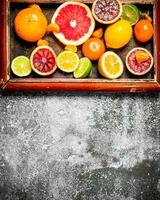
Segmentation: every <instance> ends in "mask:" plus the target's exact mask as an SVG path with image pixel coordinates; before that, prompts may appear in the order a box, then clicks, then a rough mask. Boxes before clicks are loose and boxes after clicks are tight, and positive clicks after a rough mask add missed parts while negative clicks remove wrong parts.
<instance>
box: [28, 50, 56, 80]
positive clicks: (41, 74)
mask: <svg viewBox="0 0 160 200" xmlns="http://www.w3.org/2000/svg"><path fill="white" fill-rule="evenodd" d="M40 49H48V50H49V51H51V52H52V54H53V56H54V58H55V65H54V67H53V69H52V70H51V71H49V72H45V73H44V72H40V71H39V70H37V69H36V68H35V67H34V64H33V56H34V55H35V53H36V52H37V51H38V50H40ZM30 63H31V67H32V70H33V71H34V72H35V73H36V74H38V75H40V76H49V75H51V74H53V73H54V72H55V71H56V69H57V65H56V63H57V56H56V54H55V52H54V50H53V49H52V48H51V47H49V46H39V47H37V48H35V49H34V50H33V52H32V54H31V56H30Z"/></svg>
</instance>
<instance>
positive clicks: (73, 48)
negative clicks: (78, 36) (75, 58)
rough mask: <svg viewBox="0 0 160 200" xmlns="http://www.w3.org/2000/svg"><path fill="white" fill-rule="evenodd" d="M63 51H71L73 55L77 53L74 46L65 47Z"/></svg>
mask: <svg viewBox="0 0 160 200" xmlns="http://www.w3.org/2000/svg"><path fill="white" fill-rule="evenodd" d="M64 49H65V50H68V51H73V52H74V53H76V52H77V47H76V46H74V45H67V46H65V48H64Z"/></svg>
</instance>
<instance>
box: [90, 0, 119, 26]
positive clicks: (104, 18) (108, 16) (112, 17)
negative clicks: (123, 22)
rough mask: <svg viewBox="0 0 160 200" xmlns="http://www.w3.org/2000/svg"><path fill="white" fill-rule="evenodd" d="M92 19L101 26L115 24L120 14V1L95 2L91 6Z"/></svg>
mask: <svg viewBox="0 0 160 200" xmlns="http://www.w3.org/2000/svg"><path fill="white" fill-rule="evenodd" d="M92 14H93V16H94V18H95V19H96V20H97V21H98V22H100V23H102V24H112V23H114V22H116V21H117V20H118V19H119V18H120V16H121V14H122V3H121V2H120V0H95V1H94V2H93V5H92Z"/></svg>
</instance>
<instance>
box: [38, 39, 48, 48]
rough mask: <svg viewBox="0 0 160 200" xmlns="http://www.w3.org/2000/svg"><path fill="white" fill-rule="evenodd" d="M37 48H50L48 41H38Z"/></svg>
mask: <svg viewBox="0 0 160 200" xmlns="http://www.w3.org/2000/svg"><path fill="white" fill-rule="evenodd" d="M37 46H38V47H40V46H48V41H47V40H42V39H40V40H38V42H37Z"/></svg>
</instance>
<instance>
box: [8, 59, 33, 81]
mask: <svg viewBox="0 0 160 200" xmlns="http://www.w3.org/2000/svg"><path fill="white" fill-rule="evenodd" d="M11 69H12V72H13V73H14V74H15V75H16V76H19V77H25V76H28V75H29V74H30V73H31V71H32V68H31V65H30V61H29V59H28V58H27V57H26V56H18V57H16V58H14V59H13V61H12V64H11Z"/></svg>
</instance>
